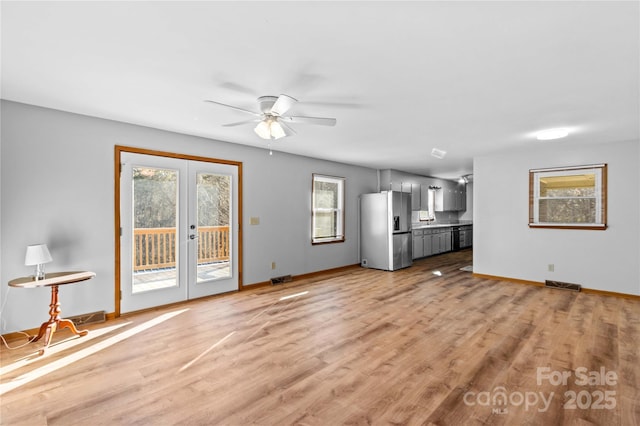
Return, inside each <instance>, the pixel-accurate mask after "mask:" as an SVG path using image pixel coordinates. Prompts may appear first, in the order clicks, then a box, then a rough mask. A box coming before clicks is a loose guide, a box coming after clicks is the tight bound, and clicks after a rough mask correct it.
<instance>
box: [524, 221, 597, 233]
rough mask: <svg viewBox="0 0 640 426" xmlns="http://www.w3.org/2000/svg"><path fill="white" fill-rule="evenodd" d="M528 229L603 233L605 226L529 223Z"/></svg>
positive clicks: (593, 224) (594, 224) (595, 224)
mask: <svg viewBox="0 0 640 426" xmlns="http://www.w3.org/2000/svg"><path fill="white" fill-rule="evenodd" d="M529 228H549V229H587V230H592V231H604V230H605V229H607V225H606V224H597V223H589V224H572V223H558V224H555V223H530V224H529Z"/></svg>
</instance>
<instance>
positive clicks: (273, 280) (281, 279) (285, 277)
mask: <svg viewBox="0 0 640 426" xmlns="http://www.w3.org/2000/svg"><path fill="white" fill-rule="evenodd" d="M291 281H293V277H292V276H291V275H283V276H281V277H274V278H271V285H274V284H282V283H290V282H291Z"/></svg>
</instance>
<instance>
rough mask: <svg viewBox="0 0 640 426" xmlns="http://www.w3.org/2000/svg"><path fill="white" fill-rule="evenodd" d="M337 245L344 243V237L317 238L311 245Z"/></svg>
mask: <svg viewBox="0 0 640 426" xmlns="http://www.w3.org/2000/svg"><path fill="white" fill-rule="evenodd" d="M335 243H344V237H340V238H334V237H328V238H316V239H314V240H311V245H314V246H316V245H320V244H335Z"/></svg>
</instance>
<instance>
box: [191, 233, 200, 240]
mask: <svg viewBox="0 0 640 426" xmlns="http://www.w3.org/2000/svg"><path fill="white" fill-rule="evenodd" d="M189 238H190V239H192V240H195V239H196V238H198V237H197V236H196V234H191V235H189Z"/></svg>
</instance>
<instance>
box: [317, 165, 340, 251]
mask: <svg viewBox="0 0 640 426" xmlns="http://www.w3.org/2000/svg"><path fill="white" fill-rule="evenodd" d="M311 206H312V207H311V215H312V219H311V242H312V243H313V244H323V243H335V242H342V241H344V178H339V177H331V176H322V175H317V174H314V175H313V191H312V195H311Z"/></svg>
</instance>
